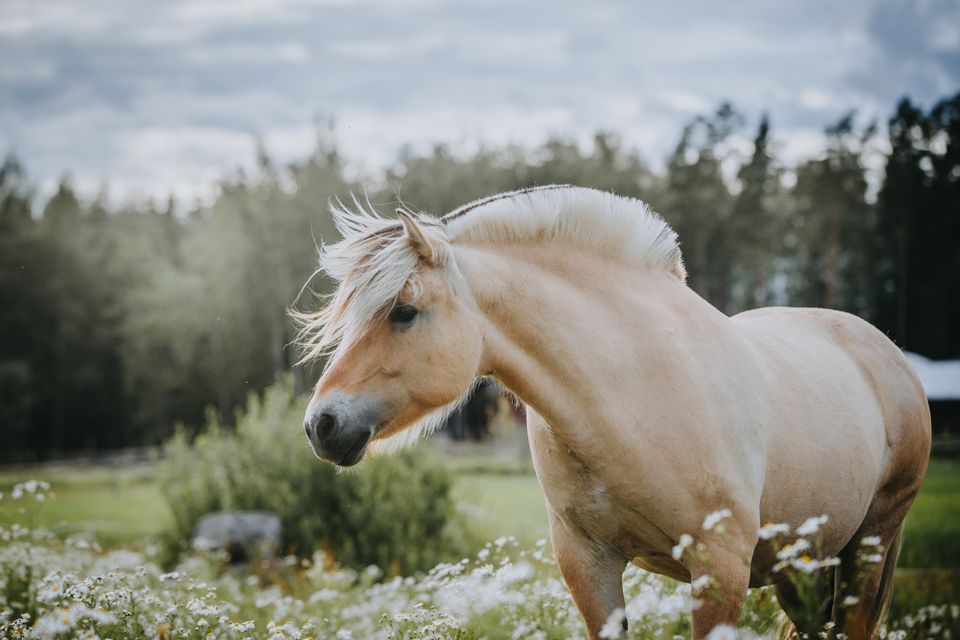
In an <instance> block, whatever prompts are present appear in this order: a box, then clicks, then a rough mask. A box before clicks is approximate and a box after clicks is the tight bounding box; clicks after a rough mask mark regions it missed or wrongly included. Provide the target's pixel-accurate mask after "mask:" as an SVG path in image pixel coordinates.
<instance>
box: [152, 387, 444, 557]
mask: <svg viewBox="0 0 960 640" xmlns="http://www.w3.org/2000/svg"><path fill="white" fill-rule="evenodd" d="M303 406H304V402H302V401H301V399H298V398H297V397H296V396H295V395H294V394H293V392H292V391H291V385H289V384H288V383H286V382H283V383H279V384H277V385H275V386H273V387H271V388H270V389H268V390H267V391H266V392H265V393H264V395H263V396H262V397H257V396H256V395H251V396H250V398H249V401H248V404H247V408H246V410H245V411H240V412H238V414H237V416H236V427H235V429H227V428H226V427H224V426H223V425H222V424H221V423H220V422H219V421H218V420H217V418H216V416H215V415H213V414H212V413H211V415H210V416H209V418H208V424H207V426H206V428H205V429H203V430H202V432H201V433H200V434H199V435H198V436H197V438H196V439H195V440H194V441H193V442H192V443H191V442H189V441H188V438H187V436H186V435H185V433H183V432H182V431H180V432H178V433H177V434H176V435H175V436H174V437H173V439H172V440H171V441H170V442H169V443H168V452H169V459H168V460H167V461H166V462H165V463H164V464H163V465H162V468H161V472H160V475H161V483H162V488H163V493H164V496H165V498H166V499H167V501H168V502H169V503H170V508H171V510H172V512H173V516H174V529H173V531H172V532H171V534H172V535H171V537H170V542H171V543H172V545H173V547H174V548H175V549H176V550H183V549H184V548H185V547H186V545H188V544H189V541H190V538H191V536H192V534H193V530H194V526H195V525H196V522H197V520H198V519H199V518H200V517H201V516H203V515H204V514H206V513H209V512H211V511H217V510H221V509H239V510H248V509H249V510H254V509H255V510H266V511H272V512H274V513H277V514H278V515H279V516H280V518H281V519H282V520H283V530H284V531H283V532H284V544H285V546H286V550H288V551H291V552H294V553H299V554H301V555H309V554H311V553H312V552H313V551H314V550H317V549H321V550H324V551H325V552H327V553H328V554H330V555H332V556H333V558H332V559H335V560H336V562H338V563H339V564H341V565H344V566H349V567H363V566H367V565H371V564H375V565H378V566H381V567H384V568H385V569H387V570H388V572H390V573H393V574H399V573H409V572H412V571H417V570H424V569H427V568H429V567H431V566H433V565H434V564H436V563H437V562H438V561H440V560H444V559H448V558H449V557H451V556H452V555H453V554H455V553H457V552H458V551H459V550H460V545H459V544H458V540H457V538H456V535H457V533H456V531H457V529H458V528H457V527H455V526H452V519H453V518H454V514H455V503H454V501H453V498H452V496H451V493H450V491H451V486H452V482H453V476H452V475H451V473H450V472H448V471H447V470H446V469H445V468H444V467H443V466H441V465H440V464H439V462H438V461H437V459H436V458H434V457H432V456H430V455H428V454H427V453H426V452H423V451H420V452H412V453H406V454H403V455H399V456H395V457H391V458H380V459H371V460H367V461H364V462H363V463H362V464H360V465H359V467H357V468H356V470H355V471H354V470H351V471H350V472H339V471H337V470H336V468H335V467H334V466H333V465H331V464H328V463H325V462H321V461H319V460H317V459H316V458H315V457H314V455H313V453H312V451H311V450H310V447H309V446H308V444H307V442H306V440H305V437H304V435H303V431H302V429H301V428H300V423H301V420H302V411H303Z"/></svg>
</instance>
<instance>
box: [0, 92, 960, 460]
mask: <svg viewBox="0 0 960 640" xmlns="http://www.w3.org/2000/svg"><path fill="white" fill-rule="evenodd" d="M748 126H749V125H748V123H746V122H745V120H744V118H743V117H742V116H741V115H740V114H739V113H738V112H737V111H736V110H735V108H733V107H732V106H731V105H728V104H724V105H721V106H720V107H719V108H718V109H717V110H716V111H715V112H714V113H711V114H707V115H704V116H700V117H696V118H694V119H692V120H691V121H690V122H689V123H687V125H686V126H685V127H684V128H683V130H682V131H681V132H680V135H679V138H678V141H677V144H676V147H675V149H674V150H673V152H672V153H671V154H670V156H669V157H668V158H667V161H666V163H665V169H664V170H663V171H659V172H658V171H654V170H652V169H651V168H650V167H649V166H648V165H647V164H646V163H645V162H644V160H643V158H642V157H641V156H640V155H639V154H638V153H637V152H636V151H635V150H633V149H631V148H629V147H627V146H625V145H624V144H622V143H621V141H620V140H619V138H618V137H617V136H616V135H614V134H611V133H598V134H597V135H596V136H595V138H594V140H593V144H592V146H591V147H590V148H589V149H584V148H583V147H582V146H581V145H578V144H575V143H573V142H571V141H568V140H563V139H552V140H549V141H548V142H546V143H544V144H543V145H542V146H541V147H539V148H537V149H533V150H529V149H527V150H524V149H521V148H518V147H513V146H505V147H499V148H485V149H481V150H479V151H477V152H476V153H473V154H472V155H466V156H465V155H462V154H456V153H454V152H452V151H451V150H450V149H449V148H447V147H445V146H437V147H435V148H434V149H433V150H432V151H431V152H429V153H426V154H414V153H410V152H406V153H402V154H401V155H400V157H398V159H397V160H396V161H395V162H394V163H393V164H392V166H390V167H388V168H386V169H385V171H384V172H383V174H382V175H379V176H377V177H376V178H375V179H373V180H360V179H350V178H348V176H347V174H346V173H345V172H344V164H343V158H342V156H341V155H340V153H339V151H338V149H337V148H336V145H334V144H332V143H331V142H330V141H329V140H326V139H322V138H321V139H320V140H319V141H318V144H317V147H316V150H315V152H313V153H312V154H311V155H310V156H309V157H308V158H306V159H305V160H303V161H299V162H294V163H292V164H289V165H287V166H283V167H278V166H276V165H275V164H274V163H273V162H272V161H271V159H270V158H269V157H268V156H267V154H266V153H263V152H261V153H260V154H259V155H258V163H257V168H256V170H255V171H252V172H249V173H246V174H245V173H237V174H235V175H232V176H230V177H229V178H226V179H224V180H223V181H222V183H221V184H220V190H219V196H218V197H217V198H216V200H215V201H214V202H213V203H212V204H210V205H209V206H197V207H193V208H190V209H188V210H183V211H180V210H178V209H177V207H176V204H175V202H174V201H173V200H171V201H170V202H168V203H166V204H164V205H161V206H158V205H157V204H155V203H147V204H140V205H125V206H111V205H109V204H108V202H107V199H106V198H105V197H103V196H100V197H97V198H95V199H93V200H91V201H84V200H82V199H81V198H79V197H78V196H77V194H76V193H75V192H74V190H73V188H72V187H71V185H70V182H69V180H67V179H65V180H63V181H62V182H61V183H60V185H59V188H58V189H57V191H56V193H55V194H54V195H52V196H51V197H50V198H49V199H47V200H46V201H45V202H39V201H38V198H37V196H36V192H35V187H34V186H33V184H32V183H31V181H30V179H29V177H28V176H27V175H26V174H25V172H24V170H23V168H22V166H21V165H20V164H19V163H18V161H17V160H16V159H15V158H14V157H12V156H11V157H8V158H7V159H6V160H5V162H4V163H3V165H2V167H0V425H2V429H3V436H4V438H3V439H4V450H5V451H6V452H7V453H6V455H7V456H8V457H9V456H12V455H15V454H14V452H17V453H16V455H19V456H24V455H26V456H28V457H41V458H42V457H45V456H49V455H51V454H53V453H56V452H61V451H65V450H70V449H98V448H114V447H123V446H131V445H137V444H148V443H156V442H159V441H161V440H162V439H164V438H165V437H167V436H168V435H169V434H170V433H171V431H172V429H173V426H174V425H175V424H176V423H183V424H185V425H187V426H188V427H190V426H194V427H195V426H197V425H199V424H200V423H201V422H203V420H204V417H205V413H206V412H210V411H212V412H216V413H217V414H218V415H219V416H220V417H221V418H222V419H224V420H226V421H227V422H229V421H230V418H231V416H232V415H233V412H234V411H235V409H236V407H238V406H239V405H240V404H241V403H242V402H243V401H244V399H245V397H246V396H247V395H248V394H249V393H250V392H259V391H260V390H262V389H264V388H265V387H266V386H268V385H269V384H270V383H271V382H272V381H274V380H275V379H276V378H277V377H278V376H279V375H280V374H282V373H284V372H288V371H290V370H291V369H292V370H293V372H294V377H295V380H296V381H297V384H298V386H299V387H300V388H305V387H306V386H308V385H309V383H311V382H312V381H313V377H315V376H316V373H317V372H316V371H315V370H310V371H303V370H301V369H299V368H297V367H295V366H294V363H295V361H296V353H295V352H294V350H293V349H292V347H290V346H289V345H290V342H291V340H292V339H293V333H294V329H293V327H292V326H291V324H290V322H289V320H288V318H287V309H288V307H289V305H290V304H291V303H292V302H293V301H294V300H295V299H296V298H297V296H298V293H299V292H300V289H301V286H302V285H303V282H304V280H305V279H306V278H307V277H308V276H309V275H310V274H311V273H312V272H313V271H314V269H315V266H316V245H317V244H318V243H319V242H321V241H326V242H332V241H335V240H336V239H337V233H336V231H335V229H334V228H333V225H332V221H331V220H330V217H329V215H327V213H326V211H325V210H326V207H327V203H328V202H329V201H330V200H331V198H337V197H339V198H341V199H343V200H344V201H348V198H349V197H350V194H352V193H359V194H363V193H366V195H367V197H369V199H370V201H371V202H372V203H373V204H374V205H378V206H379V207H380V208H381V209H382V210H383V211H392V208H391V206H392V205H393V204H395V203H396V202H398V201H400V200H402V201H403V202H404V203H405V204H406V205H407V206H412V207H415V208H418V209H421V210H424V211H429V212H431V213H435V214H442V213H444V212H446V211H449V210H451V209H452V208H454V207H456V206H458V205H460V204H462V203H464V202H467V201H469V200H471V199H474V198H478V197H482V196H486V195H489V194H492V193H496V192H500V191H505V190H510V189H517V188H522V187H525V186H530V185H536V184H548V183H571V184H577V185H582V186H591V187H596V188H599V189H605V190H609V191H613V192H616V193H619V194H621V195H626V196H633V197H637V198H640V199H643V200H645V201H647V202H649V203H650V204H651V205H653V207H654V208H655V209H656V210H657V211H659V212H660V213H661V214H662V215H663V216H664V217H665V218H666V219H667V221H668V222H669V223H670V224H671V225H672V226H673V227H674V229H676V231H677V232H678V234H679V236H680V240H681V243H682V248H683V252H684V256H685V260H686V265H687V269H688V272H689V282H690V285H691V286H692V287H693V288H694V289H696V290H697V291H698V292H699V293H700V294H702V295H703V296H704V297H705V298H707V299H708V300H709V301H711V302H712V303H713V304H715V305H716V306H717V307H718V308H720V309H721V310H723V311H725V312H727V313H731V314H732V313H736V312H739V311H742V310H745V309H748V308H752V307H756V306H761V305H769V304H789V305H796V306H825V307H832V308H837V309H844V310H847V311H850V312H852V313H855V314H858V315H861V316H863V317H865V318H866V319H868V320H870V321H871V322H873V323H874V324H875V325H876V326H878V327H879V328H880V329H882V330H883V331H885V332H886V333H887V334H888V335H890V336H891V337H892V338H893V339H894V340H895V341H896V342H897V343H898V344H899V345H900V346H901V347H904V348H906V349H909V350H913V351H917V352H919V353H922V354H924V355H926V356H928V357H932V358H949V357H960V211H958V205H960V147H958V143H960V94H957V95H956V96H953V97H948V98H945V99H942V100H940V101H939V102H937V103H936V104H935V105H933V106H932V107H931V108H929V109H926V110H925V109H923V108H921V107H920V106H917V105H915V104H914V103H912V102H911V101H910V100H909V99H903V100H902V101H901V102H900V103H899V104H898V105H896V107H895V109H894V111H893V114H892V115H891V116H890V118H889V121H888V122H887V123H886V127H875V126H872V125H869V126H863V125H858V123H857V120H856V118H855V117H854V114H852V113H851V114H849V115H846V116H844V117H843V118H841V119H840V120H838V121H837V122H834V123H832V124H830V125H829V126H828V127H826V129H825V130H824V133H825V136H826V140H827V145H826V149H825V150H824V152H823V153H821V154H819V155H818V156H816V157H813V158H809V159H807V160H805V161H803V162H801V163H799V164H798V165H796V166H786V164H785V163H784V162H783V161H782V160H780V159H779V158H778V153H777V150H778V145H777V142H776V135H775V129H774V128H773V125H772V124H771V123H770V121H769V120H768V119H767V118H766V117H764V118H762V119H761V121H760V122H759V123H756V124H755V126H749V128H748ZM881 131H882V132H881ZM744 134H748V135H750V136H751V137H752V139H753V144H752V149H751V150H750V152H749V153H746V154H743V153H737V152H736V151H735V150H734V149H735V148H736V147H735V145H732V144H731V141H732V140H733V139H734V136H738V135H744ZM877 158H880V159H881V160H882V162H880V163H879V164H878V163H877V162H876V159H877ZM868 164H872V165H873V166H876V168H874V169H873V170H868V168H867V167H868ZM371 182H373V183H375V184H378V185H380V186H379V187H378V188H377V189H376V190H369V191H368V190H366V189H367V188H368V185H369V184H371ZM330 286H331V283H329V282H324V281H323V280H322V278H321V277H318V278H316V279H315V280H314V282H313V283H312V290H313V291H315V292H319V293H322V292H324V291H328V290H329V288H330ZM316 303H317V301H316V300H315V299H314V298H313V297H312V296H311V295H310V294H309V293H308V295H306V296H305V297H304V299H303V300H302V301H301V305H302V306H310V305H311V304H316ZM2 455H3V454H0V456H2Z"/></svg>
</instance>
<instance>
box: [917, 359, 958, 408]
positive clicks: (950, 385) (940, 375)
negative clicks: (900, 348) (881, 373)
mask: <svg viewBox="0 0 960 640" xmlns="http://www.w3.org/2000/svg"><path fill="white" fill-rule="evenodd" d="M904 355H905V356H907V360H909V361H910V365H911V366H912V367H913V368H914V370H915V371H916V372H917V375H918V376H920V382H921V383H923V390H924V391H925V392H926V393H927V399H928V400H930V401H931V402H932V401H936V400H960V360H930V359H929V358H925V357H923V356H921V355H920V354H918V353H911V352H909V351H905V352H904Z"/></svg>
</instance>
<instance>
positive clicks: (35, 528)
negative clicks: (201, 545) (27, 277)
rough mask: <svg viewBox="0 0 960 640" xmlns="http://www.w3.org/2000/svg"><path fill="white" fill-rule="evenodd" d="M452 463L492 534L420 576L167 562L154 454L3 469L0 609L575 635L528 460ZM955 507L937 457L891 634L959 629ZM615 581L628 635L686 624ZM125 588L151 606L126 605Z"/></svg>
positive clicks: (139, 632)
mask: <svg viewBox="0 0 960 640" xmlns="http://www.w3.org/2000/svg"><path fill="white" fill-rule="evenodd" d="M452 467H453V468H454V469H456V476H455V477H456V482H455V485H454V498H455V500H456V503H457V508H458V511H459V513H460V515H461V516H462V523H461V525H460V526H463V527H464V528H466V529H468V530H469V531H470V532H471V537H470V539H471V540H491V541H494V542H490V543H487V544H486V545H479V544H478V545H477V547H476V548H474V549H473V551H472V553H470V554H467V557H466V558H465V559H463V560H460V561H453V562H450V563H442V564H440V565H438V566H437V567H435V568H434V569H433V570H431V571H430V572H428V573H427V574H425V575H420V576H419V577H408V578H402V577H396V578H394V579H392V580H384V576H383V574H382V571H381V570H380V569H377V568H375V567H371V568H369V569H368V570H366V571H355V570H348V569H342V568H340V567H338V566H337V565H336V564H335V563H333V562H332V561H331V559H330V558H329V557H326V556H324V555H323V554H322V553H319V554H316V555H314V557H313V558H295V557H289V558H286V559H282V560H281V561H278V562H274V563H270V564H263V565H261V566H255V567H252V568H249V569H247V570H239V571H238V570H237V569H235V568H234V569H229V568H228V567H227V565H226V564H225V563H224V559H223V558H221V557H218V556H217V555H216V554H202V553H201V554H194V555H191V556H189V557H187V558H185V559H182V560H181V561H180V563H179V565H178V566H176V567H175V568H174V571H172V572H171V571H169V569H171V567H165V566H162V565H163V561H162V559H161V558H159V557H158V556H157V555H156V553H157V552H156V548H157V547H156V545H154V544H152V543H151V542H150V541H151V540H153V539H155V538H157V537H158V536H160V535H161V534H162V532H163V531H164V530H165V529H166V528H168V527H169V525H170V520H171V517H172V516H171V513H170V511H169V507H168V506H167V503H166V502H165V500H164V498H163V496H162V493H161V490H160V487H159V486H158V482H157V478H156V473H155V469H154V467H153V466H152V465H140V466H133V467H127V468H119V469H111V468H104V467H97V466H69V465H68V466H52V467H37V468H32V469H20V470H7V471H3V472H0V491H2V492H3V493H4V498H3V499H0V527H2V530H0V531H2V539H3V541H2V542H0V576H2V577H0V580H2V581H3V590H0V593H4V591H5V593H6V596H5V597H6V600H7V602H6V603H5V604H6V605H7V607H6V610H7V611H8V612H11V611H19V612H20V614H22V613H24V612H25V613H27V614H28V615H30V616H32V621H28V620H26V619H24V620H23V621H22V622H21V623H17V618H15V617H13V618H11V617H10V616H9V614H8V619H2V620H0V624H6V625H7V626H6V627H5V628H6V633H8V634H11V635H9V637H16V634H15V633H14V631H16V632H17V633H19V634H23V637H31V636H30V635H29V634H31V633H32V634H33V636H32V637H43V638H67V637H70V638H73V637H83V638H91V639H93V638H96V637H107V636H106V635H101V634H102V633H103V632H104V631H106V632H111V631H112V633H113V634H114V635H113V636H112V637H152V638H163V639H166V638H213V637H224V638H247V637H250V638H254V637H267V638H277V639H279V638H308V637H313V638H326V637H336V638H367V637H383V638H479V637H484V638H500V637H503V638H525V637H541V638H571V637H573V638H576V637H581V634H582V631H581V629H580V621H579V617H578V615H577V613H576V610H575V608H574V606H573V604H572V601H571V600H570V598H569V596H568V594H567V592H566V589H565V587H564V586H563V584H562V582H561V581H560V578H559V573H558V571H557V570H556V567H555V566H554V565H553V562H552V558H551V554H550V549H549V544H547V543H546V541H545V538H546V528H547V526H546V509H545V506H544V502H543V498H542V495H541V493H540V489H539V487H538V485H537V482H536V478H535V477H534V476H533V474H532V472H530V470H529V469H527V468H523V467H519V468H518V467H515V466H509V467H505V468H504V467H497V466H496V465H491V466H490V467H489V468H488V467H486V466H485V465H484V464H477V463H476V462H473V461H470V460H469V459H468V460H464V459H457V460H454V461H452ZM26 478H32V479H36V480H43V481H45V482H49V483H50V485H51V490H50V492H49V494H48V495H46V497H45V499H44V500H43V501H42V502H38V501H36V500H29V499H21V500H19V501H15V500H11V495H10V494H11V491H12V490H13V489H14V486H15V485H16V483H18V482H22V481H23V480H25V479H26ZM958 514H960V460H958V459H934V460H933V461H932V462H931V466H930V471H929V473H928V476H927V479H926V482H925V484H924V487H923V490H922V491H921V494H920V496H919V497H918V499H917V502H916V503H915V506H914V508H913V510H912V511H911V514H910V518H909V520H908V529H907V534H906V541H905V545H904V550H903V553H902V555H901V563H900V567H901V568H900V569H899V570H898V576H897V580H898V586H897V593H896V597H895V602H894V604H893V607H892V611H891V625H892V626H891V628H898V629H899V630H900V631H901V632H902V633H898V634H895V635H892V636H891V637H917V638H921V637H950V633H951V629H952V630H953V631H952V633H956V628H957V625H958V624H960V620H958V619H957V618H958V615H960V611H958V609H957V607H956V606H952V607H951V606H950V604H952V603H956V602H958V601H960V593H958V586H957V582H958V580H957V575H958V568H960V548H958V545H960V518H958V517H957V515H958ZM44 532H49V533H44ZM25 559H26V560H25ZM25 568H29V572H28V573H30V574H31V575H33V576H34V578H33V586H32V587H31V588H27V589H26V591H25V592H24V593H29V594H30V595H29V597H21V598H20V599H21V600H27V601H28V603H27V604H26V605H24V603H21V605H22V606H21V607H20V608H19V609H16V608H15V607H13V608H11V604H10V603H11V601H14V600H15V598H12V595H11V594H14V595H15V594H16V591H17V588H18V587H17V585H18V584H19V583H18V582H17V577H16V576H17V575H19V573H22V572H23V571H24V570H25ZM18 572H19V573H18ZM41 575H43V578H42V579H41V580H39V582H38V581H37V580H38V578H39V577H40V576H41ZM171 576H173V577H171ZM625 584H626V589H627V593H628V606H627V611H626V615H627V617H628V618H629V619H630V622H631V632H630V637H633V638H661V637H663V638H670V637H673V636H674V635H675V634H678V633H679V634H683V633H687V632H688V630H689V627H688V625H689V618H688V615H687V614H686V610H687V609H686V608H687V606H688V605H689V602H690V599H691V597H692V596H691V593H690V589H689V586H684V585H679V584H677V583H674V582H672V581H670V580H666V579H663V578H660V577H657V576H653V575H650V574H646V573H645V572H642V571H639V570H635V569H631V570H629V571H628V572H627V574H626V576H625ZM30 589H32V591H30ZM51 589H52V591H51ZM124 594H126V595H124ZM134 594H140V597H143V598H146V600H145V601H144V602H145V603H147V604H146V605H144V606H142V607H141V608H139V609H136V610H134V609H131V603H132V602H133V599H134ZM124 598H127V600H124ZM84 607H85V608H84ZM746 611H747V615H746V616H745V624H746V626H747V627H748V629H746V630H741V632H740V633H741V635H743V634H747V635H743V637H751V636H750V635H749V634H752V633H760V634H762V633H767V632H770V631H772V629H773V625H774V623H775V618H776V607H775V604H774V603H773V598H772V597H771V593H770V592H769V591H768V590H758V591H755V592H754V594H753V595H752V597H751V599H750V602H749V603H748V605H747V607H746ZM18 615H19V614H18ZM58 616H59V617H58ZM98 616H99V617H98ZM42 620H46V622H43V624H40V621H42ZM68 623H69V624H68ZM18 624H19V625H20V626H17V625H18Z"/></svg>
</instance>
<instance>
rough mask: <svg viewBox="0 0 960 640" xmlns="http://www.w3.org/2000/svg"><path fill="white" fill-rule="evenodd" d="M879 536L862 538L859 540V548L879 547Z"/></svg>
mask: <svg viewBox="0 0 960 640" xmlns="http://www.w3.org/2000/svg"><path fill="white" fill-rule="evenodd" d="M880 542H881V540H880V536H864V537H863V538H862V539H861V540H860V546H862V547H879V546H880Z"/></svg>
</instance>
